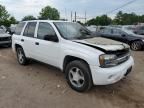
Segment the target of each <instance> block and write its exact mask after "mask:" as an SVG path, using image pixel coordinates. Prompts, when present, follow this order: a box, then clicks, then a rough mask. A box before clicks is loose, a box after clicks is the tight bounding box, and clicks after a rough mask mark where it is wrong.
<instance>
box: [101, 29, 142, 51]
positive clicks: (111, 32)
mask: <svg viewBox="0 0 144 108" xmlns="http://www.w3.org/2000/svg"><path fill="white" fill-rule="evenodd" d="M100 35H101V36H102V37H105V38H109V39H113V40H117V41H120V42H124V43H127V44H129V45H130V47H131V49H132V50H135V51H137V50H142V49H143V48H144V37H143V36H141V35H137V34H135V33H133V32H132V30H128V29H125V28H114V27H107V28H105V29H103V30H101V32H100Z"/></svg>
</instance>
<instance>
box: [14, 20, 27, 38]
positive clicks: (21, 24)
mask: <svg viewBox="0 0 144 108" xmlns="http://www.w3.org/2000/svg"><path fill="white" fill-rule="evenodd" d="M24 25H25V22H22V23H19V24H18V25H17V26H16V29H15V34H16V35H21V32H22V30H23V27H24Z"/></svg>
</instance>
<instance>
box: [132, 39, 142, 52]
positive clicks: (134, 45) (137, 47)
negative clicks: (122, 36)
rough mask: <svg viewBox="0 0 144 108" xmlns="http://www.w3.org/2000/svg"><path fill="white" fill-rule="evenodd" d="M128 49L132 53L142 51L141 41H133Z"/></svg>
mask: <svg viewBox="0 0 144 108" xmlns="http://www.w3.org/2000/svg"><path fill="white" fill-rule="evenodd" d="M130 47H131V49H132V50H133V51H138V50H141V49H142V43H141V41H134V42H132V43H131V45H130Z"/></svg>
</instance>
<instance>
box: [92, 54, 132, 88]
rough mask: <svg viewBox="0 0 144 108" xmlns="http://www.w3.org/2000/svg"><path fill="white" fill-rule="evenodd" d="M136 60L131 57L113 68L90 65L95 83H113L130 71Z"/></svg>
mask: <svg viewBox="0 0 144 108" xmlns="http://www.w3.org/2000/svg"><path fill="white" fill-rule="evenodd" d="M133 65H134V60H133V58H132V57H130V58H129V59H128V60H127V61H126V62H124V63H122V64H120V65H118V66H115V67H111V68H101V67H98V66H90V68H91V73H92V79H93V84H94V85H108V84H113V83H116V82H118V81H119V80H121V79H122V78H124V77H125V76H126V75H127V74H128V73H130V71H131V68H132V66H133Z"/></svg>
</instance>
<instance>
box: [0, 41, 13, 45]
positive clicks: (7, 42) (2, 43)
mask: <svg viewBox="0 0 144 108" xmlns="http://www.w3.org/2000/svg"><path fill="white" fill-rule="evenodd" d="M7 44H11V40H9V41H0V45H7Z"/></svg>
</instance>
